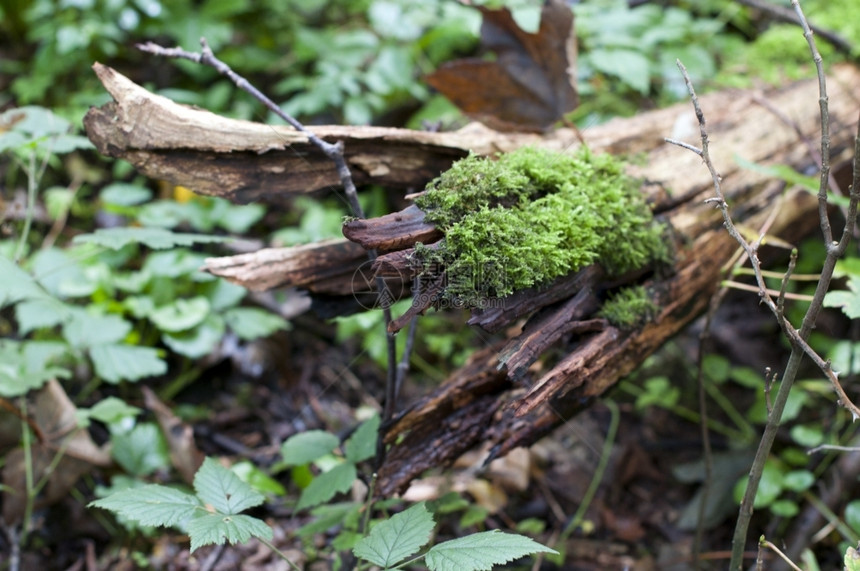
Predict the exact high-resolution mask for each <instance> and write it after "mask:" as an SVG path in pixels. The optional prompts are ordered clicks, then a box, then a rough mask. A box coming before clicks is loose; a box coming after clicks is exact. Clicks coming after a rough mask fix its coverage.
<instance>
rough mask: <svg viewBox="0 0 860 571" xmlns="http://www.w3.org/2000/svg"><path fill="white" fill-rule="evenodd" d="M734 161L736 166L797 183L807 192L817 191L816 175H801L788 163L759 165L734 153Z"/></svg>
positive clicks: (817, 181) (817, 180) (817, 179)
mask: <svg viewBox="0 0 860 571" xmlns="http://www.w3.org/2000/svg"><path fill="white" fill-rule="evenodd" d="M735 162H736V163H738V166H740V167H741V168H744V169H748V170H751V171H753V172H757V173H760V174H764V175H767V176H771V177H773V178H778V179H782V180H783V181H785V182H787V183H789V184H794V185H797V186H799V187H801V188H803V189H804V190H807V191H809V192H818V186H819V184H820V182H819V178H818V177H817V176H814V177H813V176H806V175H802V174H800V173H799V172H797V171H796V170H794V169H793V168H791V167H790V166H788V165H770V166H765V165H760V164H758V163H754V162H752V161H749V160H747V159H745V158H743V157H741V156H739V155H735Z"/></svg>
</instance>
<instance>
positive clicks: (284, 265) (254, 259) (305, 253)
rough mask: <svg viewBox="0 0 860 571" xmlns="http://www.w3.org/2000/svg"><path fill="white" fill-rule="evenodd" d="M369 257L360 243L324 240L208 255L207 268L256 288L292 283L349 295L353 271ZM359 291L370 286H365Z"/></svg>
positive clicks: (351, 289)
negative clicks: (224, 254) (232, 254)
mask: <svg viewBox="0 0 860 571" xmlns="http://www.w3.org/2000/svg"><path fill="white" fill-rule="evenodd" d="M366 261H367V253H366V252H365V250H364V248H362V247H361V246H360V245H359V244H355V243H353V242H350V241H349V240H324V241H322V242H315V243H313V244H305V245H302V246H294V247H291V248H265V249H262V250H258V251H256V252H251V253H248V254H238V255H236V256H227V257H223V258H208V259H207V260H206V263H205V266H204V269H206V270H207V271H209V272H212V273H213V274H215V275H218V276H222V277H225V278H227V279H229V280H230V281H232V282H234V283H237V284H239V285H241V286H244V287H247V288H248V289H250V290H253V291H263V290H267V289H272V288H275V287H278V286H280V285H283V284H289V285H292V286H295V287H303V288H307V289H309V290H310V291H314V292H318V293H326V294H332V295H336V294H340V295H347V294H349V293H351V292H352V291H353V283H352V276H353V274H355V271H356V269H357V268H358V267H359V266H360V265H361V264H362V263H363V262H366ZM358 291H366V290H365V289H364V288H363V287H362V288H360V289H359V290H358Z"/></svg>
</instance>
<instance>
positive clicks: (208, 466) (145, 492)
mask: <svg viewBox="0 0 860 571" xmlns="http://www.w3.org/2000/svg"><path fill="white" fill-rule="evenodd" d="M264 501H265V497H264V496H263V495H262V494H260V493H259V492H257V491H256V490H254V489H253V488H252V487H251V486H250V485H248V484H246V483H245V482H243V481H242V480H240V479H239V478H238V477H237V476H236V475H235V474H234V473H232V472H231V471H230V470H228V469H226V468H224V467H223V466H221V465H220V464H219V463H218V462H217V461H216V460H214V459H212V458H207V459H206V460H205V461H204V462H203V465H202V466H200V469H199V470H198V471H197V474H196V475H195V477H194V494H190V493H188V492H184V491H182V490H178V489H176V488H170V487H167V486H161V485H158V484H150V485H147V486H142V487H135V488H130V489H128V490H121V491H116V492H114V493H112V494H111V495H110V496H108V497H106V498H102V499H100V500H96V501H94V502H91V503H90V504H89V505H90V506H91V507H99V508H104V509H107V510H111V511H113V512H116V513H117V514H119V515H120V516H122V517H124V518H127V519H129V520H132V521H135V522H137V523H139V524H140V525H145V526H159V527H160V526H178V527H180V528H181V529H183V530H185V531H187V533H188V535H189V537H190V538H191V550H192V551H194V550H195V549H197V548H198V547H201V546H203V545H210V544H223V543H224V542H225V541H229V542H230V543H244V542H246V541H248V539H250V538H251V537H256V538H258V539H260V540H261V541H263V542H264V543H266V544H267V545H269V547H271V548H272V549H275V548H274V546H272V545H271V544H270V543H269V541H270V540H271V539H272V529H271V528H270V527H269V526H268V525H266V523H265V522H263V521H262V520H260V519H258V518H255V517H252V516H249V515H245V514H243V513H242V512H243V511H245V510H247V509H249V508H253V507H255V506H258V505H260V504H262V503H263V502H264ZM275 550H276V549H275ZM276 551H277V550H276Z"/></svg>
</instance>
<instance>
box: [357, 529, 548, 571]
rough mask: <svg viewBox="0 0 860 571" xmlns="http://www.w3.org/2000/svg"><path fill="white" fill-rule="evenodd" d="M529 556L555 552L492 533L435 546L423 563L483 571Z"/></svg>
mask: <svg viewBox="0 0 860 571" xmlns="http://www.w3.org/2000/svg"><path fill="white" fill-rule="evenodd" d="M374 531H375V530H374ZM532 553H558V552H557V551H555V550H553V549H550V548H549V547H545V546H543V545H541V544H540V543H538V542H537V541H535V540H533V539H531V538H528V537H524V536H522V535H514V534H510V533H502V532H500V531H498V530H493V531H485V532H483V533H475V534H473V535H467V536H466V537H461V538H459V539H452V540H451V541H446V542H444V543H440V544H439V545H435V546H433V547H432V548H431V549H430V551H428V552H427V555H425V556H424V562H425V563H427V567H429V568H430V569H431V570H432V571H436V570H440V571H482V570H486V569H492V567H493V565H501V564H503V563H507V562H509V561H513V560H514V559H519V558H520V557H525V556H526V555H531V554H532Z"/></svg>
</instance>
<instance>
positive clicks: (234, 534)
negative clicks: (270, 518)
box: [188, 514, 272, 552]
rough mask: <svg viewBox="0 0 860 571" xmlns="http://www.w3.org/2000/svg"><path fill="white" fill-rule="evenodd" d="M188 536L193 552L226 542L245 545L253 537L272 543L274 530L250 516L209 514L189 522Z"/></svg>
mask: <svg viewBox="0 0 860 571" xmlns="http://www.w3.org/2000/svg"><path fill="white" fill-rule="evenodd" d="M188 535H189V536H190V537H191V551H192V552H193V551H194V550H196V549H197V548H198V547H202V546H204V545H211V544H217V545H220V544H222V543H224V540H227V541H229V542H230V543H232V544H236V543H244V542H246V541H248V540H249V539H251V538H252V537H259V538H261V539H265V540H266V541H271V539H272V528H271V527H269V526H268V525H266V523H265V522H264V521H262V520H260V519H257V518H255V517H251V516H248V515H226V514H207V515H204V516H201V517H196V518H194V519H192V520H191V521H190V522H188Z"/></svg>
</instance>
